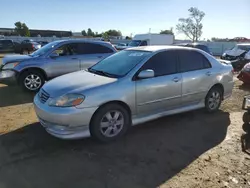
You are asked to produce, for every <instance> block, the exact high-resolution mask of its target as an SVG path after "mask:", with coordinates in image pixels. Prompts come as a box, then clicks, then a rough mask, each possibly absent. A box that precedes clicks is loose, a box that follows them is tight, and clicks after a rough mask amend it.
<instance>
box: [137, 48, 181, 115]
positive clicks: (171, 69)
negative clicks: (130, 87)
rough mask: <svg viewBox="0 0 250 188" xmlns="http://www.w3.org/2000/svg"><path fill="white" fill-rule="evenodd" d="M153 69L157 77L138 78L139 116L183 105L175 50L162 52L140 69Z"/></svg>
mask: <svg viewBox="0 0 250 188" xmlns="http://www.w3.org/2000/svg"><path fill="white" fill-rule="evenodd" d="M147 69H152V70H154V72H155V77H153V78H147V79H139V80H136V102H137V113H138V115H139V116H145V115H148V114H156V113H158V112H162V111H166V110H171V109H174V108H177V107H178V106H180V105H181V83H182V78H181V74H180V73H178V71H177V55H176V52H175V51H165V52H160V53H158V54H156V55H154V56H153V57H151V58H150V59H149V60H148V61H147V62H146V63H145V64H144V65H143V66H142V68H141V69H140V71H142V70H147Z"/></svg>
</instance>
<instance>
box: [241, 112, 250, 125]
mask: <svg viewBox="0 0 250 188" xmlns="http://www.w3.org/2000/svg"><path fill="white" fill-rule="evenodd" d="M242 121H243V122H244V123H246V124H249V123H250V114H249V113H248V112H245V113H244V114H243V116H242Z"/></svg>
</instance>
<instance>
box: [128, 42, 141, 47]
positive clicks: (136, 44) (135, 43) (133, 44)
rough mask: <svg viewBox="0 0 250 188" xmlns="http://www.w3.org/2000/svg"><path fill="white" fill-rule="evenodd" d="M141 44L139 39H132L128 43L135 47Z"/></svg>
mask: <svg viewBox="0 0 250 188" xmlns="http://www.w3.org/2000/svg"><path fill="white" fill-rule="evenodd" d="M140 44H141V41H140V40H132V41H131V42H130V43H129V44H128V45H129V46H134V47H137V46H139V45H140Z"/></svg>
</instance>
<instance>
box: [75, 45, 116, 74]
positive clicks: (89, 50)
mask: <svg viewBox="0 0 250 188" xmlns="http://www.w3.org/2000/svg"><path fill="white" fill-rule="evenodd" d="M77 45H78V46H77V53H78V58H79V60H80V68H81V69H86V68H89V67H90V66H92V65H94V64H96V63H98V62H99V61H101V60H102V59H104V58H106V57H108V56H110V55H111V54H113V53H114V51H113V50H112V49H110V48H108V47H106V46H104V45H101V44H95V43H88V42H84V43H78V44H77Z"/></svg>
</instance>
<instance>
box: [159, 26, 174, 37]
mask: <svg viewBox="0 0 250 188" xmlns="http://www.w3.org/2000/svg"><path fill="white" fill-rule="evenodd" d="M160 34H168V35H173V34H174V32H173V28H172V27H171V28H170V30H161V32H160Z"/></svg>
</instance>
